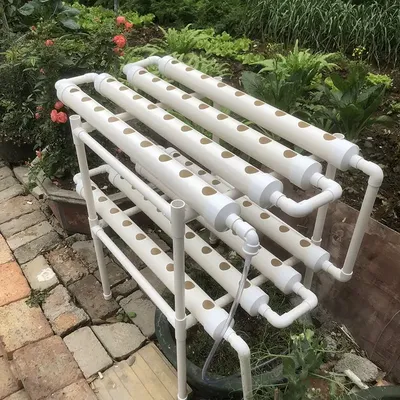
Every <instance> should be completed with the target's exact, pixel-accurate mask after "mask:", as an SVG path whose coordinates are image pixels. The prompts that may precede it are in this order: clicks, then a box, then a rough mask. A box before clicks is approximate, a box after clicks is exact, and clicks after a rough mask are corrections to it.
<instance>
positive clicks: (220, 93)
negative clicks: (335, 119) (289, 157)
mask: <svg viewBox="0 0 400 400" xmlns="http://www.w3.org/2000/svg"><path fill="white" fill-rule="evenodd" d="M158 68H159V70H160V72H161V73H162V74H163V75H165V76H166V77H168V78H170V79H173V80H176V81H178V82H180V83H181V84H183V85H184V86H186V87H188V88H191V89H192V90H194V91H196V92H198V93H201V94H202V95H204V96H205V97H208V98H210V99H211V100H213V101H215V102H217V103H218V104H221V105H222V106H224V107H227V108H228V109H230V110H232V111H234V112H235V113H237V114H239V115H242V116H243V117H245V118H247V119H249V120H250V121H253V122H255V123H256V124H258V125H261V126H262V127H264V128H265V129H267V130H268V131H270V132H274V133H275V134H277V135H279V136H281V137H282V138H284V139H286V140H288V141H290V142H292V143H294V144H295V145H297V146H299V147H301V148H303V149H305V150H307V151H309V152H310V153H311V154H315V155H317V156H319V157H321V158H322V159H324V160H326V161H328V163H329V164H333V165H334V166H335V167H336V168H339V169H341V170H347V169H348V168H349V167H350V159H351V158H352V156H354V155H357V154H358V152H359V148H358V146H356V145H355V144H354V143H351V142H349V141H347V140H337V139H336V138H335V136H333V135H331V134H329V133H328V132H325V131H323V130H322V129H319V128H317V127H315V126H312V125H310V124H309V123H306V122H304V121H301V120H299V119H298V118H296V117H293V116H292V115H290V114H287V113H285V112H283V111H281V110H278V109H276V108H275V107H272V106H270V105H269V104H266V103H264V102H262V101H260V100H258V99H256V98H254V97H252V96H250V95H248V94H246V93H244V92H241V91H239V90H237V89H235V88H233V87H231V86H229V85H227V84H221V82H219V81H217V80H216V79H214V78H212V77H210V76H208V75H205V74H203V73H202V72H200V71H196V70H195V69H193V68H191V67H189V66H187V65H185V64H184V63H182V62H180V61H178V60H175V59H173V58H172V57H169V56H167V57H163V58H162V59H161V60H159V61H158ZM126 69H127V70H128V68H126ZM128 74H129V71H128ZM128 76H129V75H128ZM218 84H220V85H218Z"/></svg>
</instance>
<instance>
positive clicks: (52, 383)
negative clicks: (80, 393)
mask: <svg viewBox="0 0 400 400" xmlns="http://www.w3.org/2000/svg"><path fill="white" fill-rule="evenodd" d="M14 360H15V364H16V368H17V371H18V375H19V377H20V378H21V381H22V384H23V386H24V388H25V390H26V391H27V393H28V395H29V397H30V398H31V399H32V400H42V399H45V398H47V397H48V396H50V395H51V394H53V393H55V392H57V391H59V390H60V389H62V388H65V387H66V386H69V385H71V384H72V383H74V382H77V381H78V380H81V379H82V378H83V376H82V373H81V371H80V369H79V367H78V364H77V363H76V362H75V360H74V358H73V357H72V354H71V353H70V352H69V350H68V348H67V346H66V345H65V343H64V342H63V341H62V339H61V338H60V337H59V336H52V337H50V338H47V339H44V340H41V341H40V342H37V343H33V344H30V345H28V346H25V347H23V348H22V349H19V350H17V351H16V352H15V353H14ZM56 398H60V399H61V398H63V397H56ZM67 398H68V397H67ZM79 398H82V397H76V399H77V400H78V399H79Z"/></svg>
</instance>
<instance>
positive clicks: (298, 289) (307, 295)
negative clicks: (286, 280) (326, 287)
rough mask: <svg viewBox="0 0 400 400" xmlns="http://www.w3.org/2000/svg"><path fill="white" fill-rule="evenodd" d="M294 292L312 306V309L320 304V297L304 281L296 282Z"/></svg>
mask: <svg viewBox="0 0 400 400" xmlns="http://www.w3.org/2000/svg"><path fill="white" fill-rule="evenodd" d="M293 293H296V294H297V295H298V296H300V297H301V298H302V299H303V301H304V302H305V303H307V304H308V305H309V307H310V311H311V310H313V309H314V308H315V307H317V305H318V297H317V296H316V295H315V294H314V293H313V292H312V291H311V290H310V289H307V288H306V287H305V286H304V285H303V284H302V283H300V282H296V283H295V284H294V285H293Z"/></svg>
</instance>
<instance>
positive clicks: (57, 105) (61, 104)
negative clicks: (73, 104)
mask: <svg viewBox="0 0 400 400" xmlns="http://www.w3.org/2000/svg"><path fill="white" fill-rule="evenodd" d="M63 107H64V104H63V103H62V102H61V101H56V104H54V108H55V109H56V110H61V109H62V108H63Z"/></svg>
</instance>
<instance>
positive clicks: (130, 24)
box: [125, 21, 133, 31]
mask: <svg viewBox="0 0 400 400" xmlns="http://www.w3.org/2000/svg"><path fill="white" fill-rule="evenodd" d="M132 28H133V24H132V23H131V22H128V21H127V22H125V30H126V31H130V30H131V29H132Z"/></svg>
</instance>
